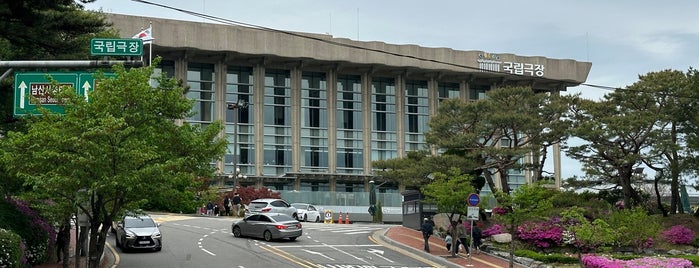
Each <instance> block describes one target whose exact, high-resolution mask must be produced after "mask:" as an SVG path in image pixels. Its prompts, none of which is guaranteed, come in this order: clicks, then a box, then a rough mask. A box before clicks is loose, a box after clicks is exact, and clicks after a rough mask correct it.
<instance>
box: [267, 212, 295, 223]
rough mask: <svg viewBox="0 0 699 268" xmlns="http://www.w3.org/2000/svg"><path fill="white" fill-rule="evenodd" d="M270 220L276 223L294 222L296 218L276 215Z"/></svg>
mask: <svg viewBox="0 0 699 268" xmlns="http://www.w3.org/2000/svg"><path fill="white" fill-rule="evenodd" d="M270 218H272V219H274V221H276V222H280V221H293V220H294V218H292V217H289V216H287V215H286V214H279V215H274V216H271V217H270Z"/></svg>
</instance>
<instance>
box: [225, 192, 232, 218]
mask: <svg viewBox="0 0 699 268" xmlns="http://www.w3.org/2000/svg"><path fill="white" fill-rule="evenodd" d="M223 208H224V209H225V210H226V212H225V213H226V216H230V215H231V199H230V198H228V194H226V198H224V199H223Z"/></svg>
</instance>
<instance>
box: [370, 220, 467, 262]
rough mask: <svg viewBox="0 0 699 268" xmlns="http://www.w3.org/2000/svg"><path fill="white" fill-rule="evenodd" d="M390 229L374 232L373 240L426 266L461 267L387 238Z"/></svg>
mask: <svg viewBox="0 0 699 268" xmlns="http://www.w3.org/2000/svg"><path fill="white" fill-rule="evenodd" d="M389 229H390V228H387V229H383V230H378V231H376V232H374V233H373V234H372V238H374V239H375V240H376V241H378V242H379V243H380V244H383V245H385V246H387V247H390V248H392V249H394V250H396V251H398V252H400V253H402V254H404V255H406V256H410V257H412V258H414V259H416V260H418V261H422V262H425V263H426V264H428V265H432V266H434V267H461V266H459V265H457V264H456V263H453V262H450V261H448V260H446V259H444V258H442V257H439V256H436V255H432V254H429V253H426V252H423V251H420V250H417V249H415V248H413V247H410V246H407V245H404V244H402V243H400V242H397V241H395V240H393V239H391V238H390V237H388V236H386V232H388V230H389Z"/></svg>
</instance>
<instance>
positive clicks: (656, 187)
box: [653, 170, 667, 217]
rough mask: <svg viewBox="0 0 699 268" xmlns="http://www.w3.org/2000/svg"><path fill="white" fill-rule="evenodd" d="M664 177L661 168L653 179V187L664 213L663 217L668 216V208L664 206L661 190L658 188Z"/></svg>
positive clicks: (659, 206)
mask: <svg viewBox="0 0 699 268" xmlns="http://www.w3.org/2000/svg"><path fill="white" fill-rule="evenodd" d="M662 177H663V172H662V170H661V171H659V173H658V174H656V175H655V180H653V189H654V190H655V200H656V202H658V209H660V211H661V212H662V213H663V217H667V210H666V209H665V206H663V201H662V199H661V198H660V190H658V183H659V182H660V179H661V178H662Z"/></svg>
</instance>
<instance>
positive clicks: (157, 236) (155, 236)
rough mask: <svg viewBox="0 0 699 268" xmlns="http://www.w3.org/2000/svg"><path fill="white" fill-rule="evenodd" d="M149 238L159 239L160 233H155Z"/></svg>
mask: <svg viewBox="0 0 699 268" xmlns="http://www.w3.org/2000/svg"><path fill="white" fill-rule="evenodd" d="M150 237H151V238H159V237H160V232H156V233H154V234H152V235H151V236H150Z"/></svg>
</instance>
